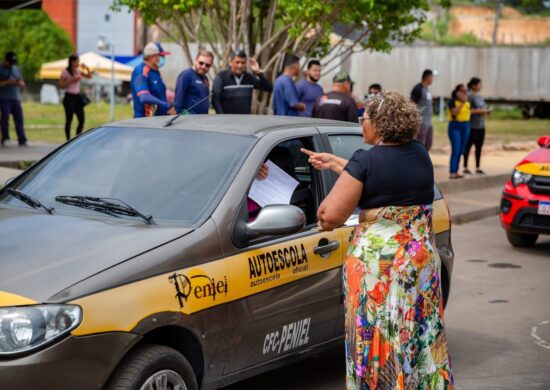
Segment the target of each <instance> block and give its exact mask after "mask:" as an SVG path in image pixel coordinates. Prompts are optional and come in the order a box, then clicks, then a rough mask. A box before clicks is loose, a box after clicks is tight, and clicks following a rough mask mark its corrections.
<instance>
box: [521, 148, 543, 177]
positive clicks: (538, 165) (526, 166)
mask: <svg viewBox="0 0 550 390" xmlns="http://www.w3.org/2000/svg"><path fill="white" fill-rule="evenodd" d="M516 169H517V170H519V171H522V172H525V173H529V174H532V175H540V176H550V148H538V149H536V150H535V151H533V152H531V153H529V154H528V155H527V156H525V158H524V159H523V160H522V161H521V162H520V163H519V164H518V165H516Z"/></svg>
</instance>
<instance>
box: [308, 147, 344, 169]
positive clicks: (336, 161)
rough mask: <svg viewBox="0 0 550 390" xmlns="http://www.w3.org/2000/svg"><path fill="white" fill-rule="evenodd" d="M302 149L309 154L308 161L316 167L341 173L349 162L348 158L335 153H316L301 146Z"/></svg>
mask: <svg viewBox="0 0 550 390" xmlns="http://www.w3.org/2000/svg"><path fill="white" fill-rule="evenodd" d="M300 151H301V152H302V153H304V154H306V155H308V156H309V160H308V161H309V163H310V164H311V165H313V168H315V169H319V170H323V169H330V170H332V171H334V172H336V173H337V174H339V175H340V174H342V172H343V171H344V167H345V166H346V165H347V164H348V160H346V159H345V158H341V157H338V156H335V155H334V154H330V153H316V152H312V151H311V150H308V149H305V148H301V149H300Z"/></svg>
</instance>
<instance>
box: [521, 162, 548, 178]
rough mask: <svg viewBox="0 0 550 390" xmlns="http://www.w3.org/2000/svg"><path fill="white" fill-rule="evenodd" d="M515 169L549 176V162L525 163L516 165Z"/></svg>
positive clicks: (530, 173)
mask: <svg viewBox="0 0 550 390" xmlns="http://www.w3.org/2000/svg"><path fill="white" fill-rule="evenodd" d="M516 170H518V171H520V172H523V173H527V174H529V175H537V176H550V163H527V164H522V165H519V166H517V167H516Z"/></svg>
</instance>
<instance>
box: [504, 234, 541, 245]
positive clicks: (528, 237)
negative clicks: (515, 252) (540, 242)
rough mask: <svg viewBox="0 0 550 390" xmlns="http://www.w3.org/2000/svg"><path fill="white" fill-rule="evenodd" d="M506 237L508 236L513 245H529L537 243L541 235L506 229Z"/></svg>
mask: <svg viewBox="0 0 550 390" xmlns="http://www.w3.org/2000/svg"><path fill="white" fill-rule="evenodd" d="M506 237H507V238H508V242H509V243H510V244H512V245H513V246H517V247H527V246H533V245H535V242H537V238H538V237H539V236H538V235H537V234H525V233H515V232H511V231H510V230H506Z"/></svg>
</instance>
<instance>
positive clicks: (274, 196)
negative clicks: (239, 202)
mask: <svg viewBox="0 0 550 390" xmlns="http://www.w3.org/2000/svg"><path fill="white" fill-rule="evenodd" d="M265 164H266V165H267V166H268V168H269V170H268V174H267V177H266V178H265V179H263V180H259V179H254V182H252V187H251V188H250V193H249V194H248V197H249V198H250V199H252V200H253V201H254V202H256V203H258V204H259V205H260V206H261V207H265V206H267V205H270V204H290V198H291V197H292V193H293V192H294V190H295V189H296V187H298V184H300V183H298V181H297V180H295V179H294V178H293V177H292V176H290V175H289V174H288V173H286V172H285V171H283V170H282V169H281V168H279V167H278V166H277V165H276V164H275V163H274V162H273V161H271V160H267V161H266V162H265Z"/></svg>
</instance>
